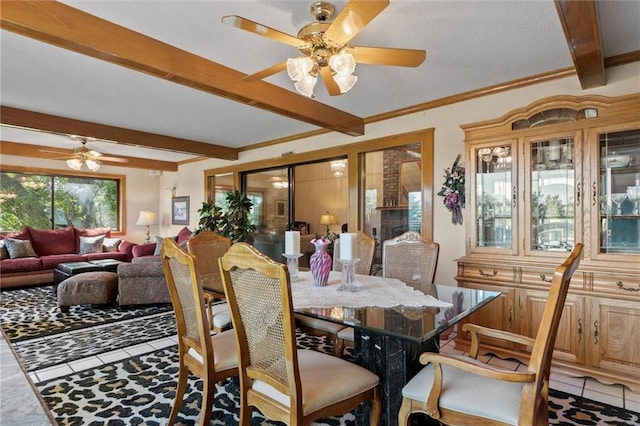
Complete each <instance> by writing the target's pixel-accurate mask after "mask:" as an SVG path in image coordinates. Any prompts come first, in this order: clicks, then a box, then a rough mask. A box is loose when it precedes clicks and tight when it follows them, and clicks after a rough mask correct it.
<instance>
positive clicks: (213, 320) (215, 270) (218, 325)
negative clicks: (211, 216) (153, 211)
mask: <svg viewBox="0 0 640 426" xmlns="http://www.w3.org/2000/svg"><path fill="white" fill-rule="evenodd" d="M229 247H231V240H230V239H228V238H226V237H223V236H222V235H219V234H217V233H215V232H213V231H209V230H204V231H200V232H199V233H198V234H197V235H195V236H194V237H192V238H190V239H189V240H188V241H187V252H188V253H191V254H192V255H194V256H195V257H196V258H197V259H200V260H199V261H197V262H196V268H197V269H198V276H199V277H200V284H201V285H202V289H203V290H204V298H205V303H206V307H207V313H208V315H209V324H210V325H211V328H212V329H213V330H214V331H215V332H221V331H223V330H226V329H228V328H229V327H231V314H229V308H228V306H227V304H226V303H225V302H223V301H221V300H223V299H224V288H223V287H222V277H221V276H220V268H219V267H218V258H219V257H220V256H222V255H223V254H225V253H226V252H227V250H229Z"/></svg>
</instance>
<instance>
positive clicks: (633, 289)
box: [616, 281, 640, 291]
mask: <svg viewBox="0 0 640 426" xmlns="http://www.w3.org/2000/svg"><path fill="white" fill-rule="evenodd" d="M616 285H617V286H618V288H619V289H620V290H625V291H640V284H638V288H631V287H625V286H624V283H623V282H622V281H617V282H616Z"/></svg>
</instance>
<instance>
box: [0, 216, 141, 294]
mask: <svg viewBox="0 0 640 426" xmlns="http://www.w3.org/2000/svg"><path fill="white" fill-rule="evenodd" d="M135 246H136V244H135V243H132V242H129V241H125V240H122V239H120V238H111V228H93V229H83V228H76V227H73V226H70V227H66V228H60V229H47V230H43V229H34V228H31V227H29V226H27V227H25V228H23V229H22V230H20V231H17V232H12V233H6V234H0V254H1V256H0V258H1V260H0V288H2V289H5V288H13V287H23V286H32V285H40V284H48V283H52V282H53V271H54V269H55V268H56V266H58V264H60V263H67V262H82V261H85V262H86V261H91V260H99V259H115V260H120V261H123V262H129V261H131V259H132V257H133V248H134V247H135Z"/></svg>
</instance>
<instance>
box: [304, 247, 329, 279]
mask: <svg viewBox="0 0 640 426" xmlns="http://www.w3.org/2000/svg"><path fill="white" fill-rule="evenodd" d="M311 244H313V245H314V246H315V248H316V252H315V253H313V254H312V255H311V259H309V263H310V266H311V275H312V276H313V285H315V286H318V287H324V286H325V285H327V281H328V280H329V272H331V256H329V253H327V246H328V245H329V244H330V241H329V240H327V239H325V238H315V239H313V240H311Z"/></svg>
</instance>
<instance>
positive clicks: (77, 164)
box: [67, 158, 82, 170]
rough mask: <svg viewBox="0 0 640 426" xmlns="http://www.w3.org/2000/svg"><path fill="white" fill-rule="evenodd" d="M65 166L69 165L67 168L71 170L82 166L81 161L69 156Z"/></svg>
mask: <svg viewBox="0 0 640 426" xmlns="http://www.w3.org/2000/svg"><path fill="white" fill-rule="evenodd" d="M67 166H69V168H70V169H73V170H80V169H81V168H82V161H80V160H78V159H77V158H71V159H69V160H67Z"/></svg>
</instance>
